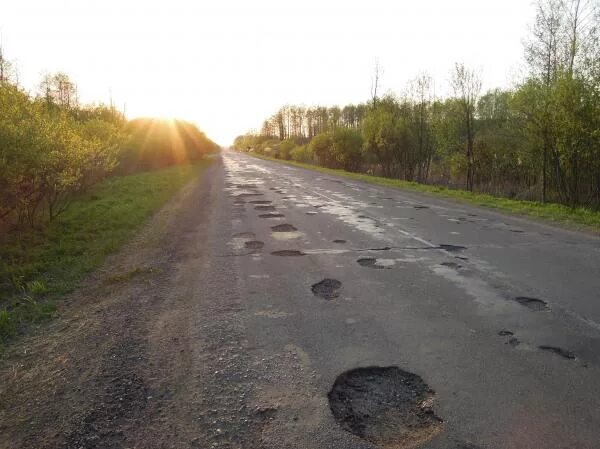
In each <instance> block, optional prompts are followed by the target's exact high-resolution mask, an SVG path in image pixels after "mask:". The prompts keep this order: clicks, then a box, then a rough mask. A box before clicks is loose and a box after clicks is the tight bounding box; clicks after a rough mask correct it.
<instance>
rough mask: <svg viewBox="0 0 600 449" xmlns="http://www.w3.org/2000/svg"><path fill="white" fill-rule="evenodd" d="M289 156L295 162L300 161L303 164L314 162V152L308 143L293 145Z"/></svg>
mask: <svg viewBox="0 0 600 449" xmlns="http://www.w3.org/2000/svg"><path fill="white" fill-rule="evenodd" d="M290 156H291V158H292V160H294V161H296V162H302V163H304V164H314V163H315V154H314V153H313V151H312V150H311V148H310V145H299V146H297V147H295V148H294V149H293V150H292V151H291V152H290Z"/></svg>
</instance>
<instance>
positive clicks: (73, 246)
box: [0, 161, 210, 344]
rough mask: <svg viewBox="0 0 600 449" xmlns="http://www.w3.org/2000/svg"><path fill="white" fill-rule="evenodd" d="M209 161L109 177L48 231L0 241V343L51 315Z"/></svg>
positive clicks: (19, 235)
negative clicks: (58, 303) (57, 303)
mask: <svg viewBox="0 0 600 449" xmlns="http://www.w3.org/2000/svg"><path fill="white" fill-rule="evenodd" d="M209 163H210V162H209V161H202V162H200V163H198V164H195V165H184V166H180V167H171V168H167V169H163V170H157V171H151V172H144V173H138V174H134V175H128V176H121V177H113V178H109V179H107V180H106V181H104V182H103V183H101V184H99V185H97V186H96V187H95V188H94V189H93V190H92V191H90V192H89V193H87V194H85V195H83V196H82V197H80V198H78V199H77V200H76V201H75V202H74V203H73V204H72V205H71V206H70V207H69V209H67V211H66V212H65V213H64V214H63V215H61V216H59V218H58V219H57V220H56V221H54V222H52V223H51V224H49V225H48V226H47V227H45V228H44V229H41V230H29V231H23V232H20V233H16V232H15V233H12V234H11V235H10V236H8V238H6V239H4V241H3V242H0V344H1V343H2V340H4V339H6V338H8V337H11V336H14V335H15V334H16V333H17V332H18V331H19V329H20V328H22V326H23V325H25V324H27V323H31V322H39V321H43V320H45V319H48V318H50V317H52V316H53V315H54V314H55V313H56V307H55V305H54V302H53V300H55V299H57V298H59V297H60V296H62V295H64V294H66V293H69V292H71V291H72V290H73V289H74V288H75V287H76V286H77V284H78V283H79V282H80V281H81V279H83V277H84V276H85V275H86V274H88V273H90V272H91V271H93V270H94V269H96V268H97V267H98V266H100V264H101V263H102V262H103V261H104V259H105V258H106V256H107V255H109V254H111V253H113V252H115V251H116V250H117V249H118V248H119V247H120V246H121V245H123V244H124V243H125V242H127V241H128V240H129V239H130V238H131V237H132V235H133V234H134V233H135V232H136V230H138V229H139V227H140V226H141V225H142V224H143V223H144V222H145V221H146V220H147V219H148V218H149V217H150V216H151V215H152V214H153V213H154V212H155V211H156V210H157V209H158V208H159V207H160V206H161V205H163V204H164V203H165V202H166V200H167V199H168V198H169V197H171V196H172V195H173V194H174V193H175V192H176V191H177V190H179V189H180V188H181V187H182V186H183V185H184V184H186V183H187V182H188V181H189V180H190V179H191V178H192V176H193V175H194V174H195V173H198V171H199V170H202V169H203V168H204V167H206V165H207V164H209Z"/></svg>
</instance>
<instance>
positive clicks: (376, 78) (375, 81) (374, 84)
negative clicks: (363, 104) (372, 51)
mask: <svg viewBox="0 0 600 449" xmlns="http://www.w3.org/2000/svg"><path fill="white" fill-rule="evenodd" d="M382 75H383V70H382V69H381V66H380V65H379V61H376V62H375V69H374V70H373V77H372V78H371V100H372V102H373V107H375V106H376V105H377V90H378V89H379V82H380V80H381V76H382Z"/></svg>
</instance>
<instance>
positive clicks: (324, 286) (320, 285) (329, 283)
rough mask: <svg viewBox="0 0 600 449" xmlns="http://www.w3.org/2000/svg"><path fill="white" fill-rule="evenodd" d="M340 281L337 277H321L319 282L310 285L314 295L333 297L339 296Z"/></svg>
mask: <svg viewBox="0 0 600 449" xmlns="http://www.w3.org/2000/svg"><path fill="white" fill-rule="evenodd" d="M341 286H342V283H341V282H340V281H338V280H337V279H323V280H322V281H321V282H317V283H316V284H313V285H312V287H311V290H312V292H313V293H314V295H315V296H320V297H321V298H324V299H333V298H337V297H338V296H340V293H339V291H338V290H339V289H340V287H341Z"/></svg>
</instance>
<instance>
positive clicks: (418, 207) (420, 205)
mask: <svg viewBox="0 0 600 449" xmlns="http://www.w3.org/2000/svg"><path fill="white" fill-rule="evenodd" d="M413 207H414V208H415V209H429V206H423V205H422V204H416V205H415V206H413Z"/></svg>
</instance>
